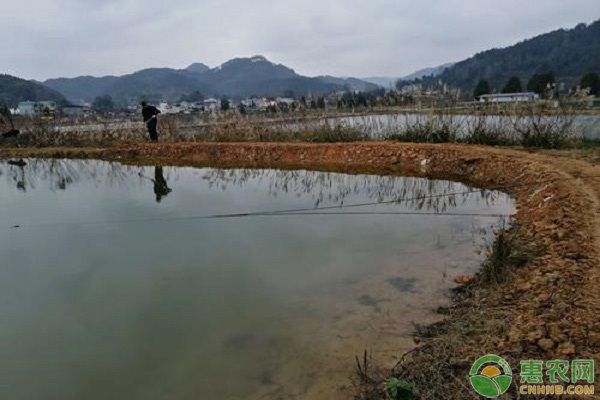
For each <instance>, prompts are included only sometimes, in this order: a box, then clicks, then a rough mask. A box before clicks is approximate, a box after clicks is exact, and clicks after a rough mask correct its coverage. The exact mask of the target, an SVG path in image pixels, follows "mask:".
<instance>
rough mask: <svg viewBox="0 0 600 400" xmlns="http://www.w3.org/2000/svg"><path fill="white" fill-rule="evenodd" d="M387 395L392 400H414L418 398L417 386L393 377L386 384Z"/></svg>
mask: <svg viewBox="0 0 600 400" xmlns="http://www.w3.org/2000/svg"><path fill="white" fill-rule="evenodd" d="M385 393H386V394H387V396H388V398H389V399H390V400H413V399H417V398H418V397H417V396H418V392H417V389H416V387H415V385H413V384H412V383H410V382H408V381H405V380H403V379H398V378H393V377H392V378H390V379H388V380H387V382H386V383H385Z"/></svg>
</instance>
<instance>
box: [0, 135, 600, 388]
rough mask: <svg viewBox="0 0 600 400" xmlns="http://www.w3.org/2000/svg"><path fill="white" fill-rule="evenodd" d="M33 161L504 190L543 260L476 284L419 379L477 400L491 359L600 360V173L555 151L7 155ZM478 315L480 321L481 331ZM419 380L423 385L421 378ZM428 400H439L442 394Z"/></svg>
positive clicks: (128, 149) (424, 357)
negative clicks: (477, 362) (386, 179)
mask: <svg viewBox="0 0 600 400" xmlns="http://www.w3.org/2000/svg"><path fill="white" fill-rule="evenodd" d="M26 156H34V157H67V158H100V159H105V160H119V161H127V162H139V163H143V164H152V163H154V164H168V165H188V166H232V167H233V166H240V167H241V166H244V167H277V168H305V169H322V170H332V171H341V172H348V173H378V174H412V175H417V176H425V177H431V178H444V179H452V180H458V181H462V182H465V183H468V184H471V185H474V186H477V187H481V188H488V189H500V190H504V191H506V192H509V193H510V194H512V195H513V196H514V197H515V198H516V200H517V204H518V212H517V215H516V217H515V222H516V224H517V225H518V226H519V227H520V229H519V230H518V232H517V234H518V235H519V239H520V241H521V242H522V243H527V244H528V245H530V246H531V248H535V249H537V250H536V254H535V257H533V258H532V259H531V260H530V261H528V262H527V264H526V265H525V266H523V267H521V268H518V269H516V270H515V271H512V272H510V276H509V278H508V279H507V280H505V281H504V282H502V283H494V284H492V283H488V284H483V285H481V284H480V285H477V284H476V282H475V285H474V289H472V290H469V291H468V295H466V296H462V297H461V299H460V301H459V302H458V301H457V303H455V304H454V305H453V307H451V308H450V309H449V310H448V311H447V314H448V317H447V319H448V321H449V322H450V323H451V324H452V326H454V327H456V326H465V329H463V330H460V329H458V330H457V329H454V328H453V329H451V328H449V325H446V326H443V327H442V328H441V329H437V330H436V331H435V333H433V334H431V335H430V337H426V338H422V339H421V344H422V345H423V346H427V343H432V342H435V343H444V346H443V348H442V347H439V346H438V347H437V349H438V350H436V351H437V354H433V355H432V354H427V353H424V352H419V351H416V352H414V353H413V354H411V356H410V357H409V359H407V360H406V361H405V364H406V368H417V370H418V366H419V364H420V363H421V364H422V363H423V362H428V363H431V362H432V360H433V359H436V360H437V361H436V362H439V366H440V368H441V367H442V366H443V367H444V368H446V371H435V370H434V371H429V373H430V374H431V376H429V377H427V378H424V379H429V380H431V381H432V382H434V381H436V380H440V381H441V380H442V379H441V378H440V377H436V374H438V375H440V376H442V375H444V376H453V377H455V379H454V381H452V382H447V381H445V382H446V385H445V386H444V390H445V395H444V396H443V397H444V398H452V397H454V396H457V397H456V398H470V397H471V396H472V394H471V393H470V391H469V390H468V388H467V386H468V383H467V380H466V373H467V372H466V371H467V369H468V366H469V365H470V363H472V362H473V360H474V359H475V358H477V357H479V356H481V355H483V354H485V353H486V352H492V353H497V354H500V355H503V356H505V357H507V358H508V360H509V361H510V362H511V364H512V365H514V367H515V368H516V367H517V366H518V364H519V360H521V359H526V358H539V359H552V358H596V359H600V320H599V319H598V315H600V290H598V287H599V284H600V252H599V251H600V166H597V165H592V164H590V163H587V162H584V161H580V160H574V159H570V158H567V157H559V156H556V155H554V154H553V155H545V154H531V153H527V152H524V151H518V150H509V149H498V148H491V147H482V146H466V145H450V144H443V145H429V144H419V145H417V144H397V143H389V142H386V143H374V142H369V143H349V144H319V145H312V144H271V143H244V144H242V143H229V144H222V143H221V144H220V143H178V144H161V145H152V144H123V145H121V146H118V147H112V148H106V149H90V148H79V149H78V148H47V149H3V150H0V157H5V158H6V157H26ZM473 315H477V316H479V317H478V318H477V319H476V321H475V322H476V323H474V322H473V321H474V320H473ZM461 323H464V324H463V325H461ZM467 325H468V329H467ZM457 332H463V334H462V335H457ZM430 348H431V347H430ZM432 357H433V358H432ZM423 374H424V371H423ZM423 374H422V375H423ZM411 376H412V377H413V378H414V377H417V378H418V373H414V374H413V375H411ZM423 376H424V375H423ZM465 385H467V386H465ZM433 386H435V385H434V384H432V387H433ZM432 390H434V389H432ZM431 393H433V392H431ZM424 397H428V396H424ZM429 397H430V398H434V394H431V395H430V396H429Z"/></svg>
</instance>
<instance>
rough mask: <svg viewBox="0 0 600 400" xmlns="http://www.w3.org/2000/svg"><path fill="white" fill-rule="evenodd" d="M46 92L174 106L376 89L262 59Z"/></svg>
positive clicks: (84, 81) (146, 72)
mask: <svg viewBox="0 0 600 400" xmlns="http://www.w3.org/2000/svg"><path fill="white" fill-rule="evenodd" d="M44 84H45V85H46V86H48V87H49V88H51V89H54V90H56V91H58V92H60V93H63V94H64V95H65V96H66V97H67V98H68V99H69V100H71V101H80V100H83V101H88V102H89V101H92V100H93V99H94V98H95V97H97V96H100V95H105V94H108V95H110V96H112V97H113V99H115V100H116V101H117V102H119V103H129V102H132V101H137V100H140V99H142V98H145V99H149V100H154V101H156V100H177V99H179V98H181V96H183V95H187V94H190V93H192V92H196V91H199V92H200V93H202V94H204V95H205V96H214V97H222V96H226V97H230V98H244V97H249V96H294V95H295V96H301V95H307V94H308V93H312V94H315V95H322V94H327V93H330V92H332V91H334V90H346V89H348V88H349V89H351V90H374V89H377V86H376V85H373V84H371V83H368V82H364V81H361V80H359V79H354V78H335V77H330V76H322V77H315V78H310V77H306V76H302V75H299V74H297V73H296V72H295V71H294V70H293V69H291V68H288V67H286V66H284V65H282V64H275V63H272V62H271V61H269V60H267V59H266V58H265V57H263V56H254V57H249V58H234V59H232V60H230V61H227V62H226V63H224V64H222V65H220V66H218V67H216V68H210V67H208V66H207V65H204V64H202V63H194V64H192V65H190V66H188V67H187V68H184V69H171V68H149V69H143V70H141V71H137V72H134V73H132V74H128V75H123V76H104V77H98V78H96V77H92V76H80V77H77V78H58V79H48V80H47V81H45V82H44Z"/></svg>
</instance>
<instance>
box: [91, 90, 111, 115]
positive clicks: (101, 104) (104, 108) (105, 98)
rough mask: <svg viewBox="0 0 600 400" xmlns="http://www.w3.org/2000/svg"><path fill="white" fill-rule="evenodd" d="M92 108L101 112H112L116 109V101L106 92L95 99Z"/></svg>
mask: <svg viewBox="0 0 600 400" xmlns="http://www.w3.org/2000/svg"><path fill="white" fill-rule="evenodd" d="M92 109H93V110H94V111H97V112H100V113H106V112H111V111H114V109H115V103H114V101H113V99H112V97H110V95H108V94H105V95H102V96H98V97H96V98H95V99H94V101H93V103H92Z"/></svg>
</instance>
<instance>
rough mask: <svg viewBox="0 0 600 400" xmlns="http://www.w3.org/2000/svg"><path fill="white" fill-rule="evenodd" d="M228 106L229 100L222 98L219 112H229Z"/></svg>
mask: <svg viewBox="0 0 600 400" xmlns="http://www.w3.org/2000/svg"><path fill="white" fill-rule="evenodd" d="M229 106H230V104H229V99H228V98H226V97H223V98H222V99H221V111H227V110H229Z"/></svg>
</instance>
